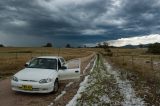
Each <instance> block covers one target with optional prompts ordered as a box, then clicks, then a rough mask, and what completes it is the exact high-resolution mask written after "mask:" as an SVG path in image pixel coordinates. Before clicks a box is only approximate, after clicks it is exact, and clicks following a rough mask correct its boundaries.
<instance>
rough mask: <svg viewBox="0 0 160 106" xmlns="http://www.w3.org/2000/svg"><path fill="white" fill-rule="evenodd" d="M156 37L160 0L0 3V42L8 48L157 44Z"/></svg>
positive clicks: (159, 31) (15, 0)
mask: <svg viewBox="0 0 160 106" xmlns="http://www.w3.org/2000/svg"><path fill="white" fill-rule="evenodd" d="M159 34H160V1H159V0H1V1H0V43H2V44H4V45H8V46H41V45H43V44H45V43H47V42H52V43H53V44H54V45H55V46H57V47H62V46H65V45H66V44H67V43H70V44H71V45H74V46H78V45H83V44H96V43H97V42H102V41H108V40H109V42H110V43H112V44H114V45H117V46H119V45H126V44H130V43H131V41H132V43H133V44H137V42H138V43H141V44H143V43H146V41H147V43H154V42H160V40H159V39H160V35H159ZM139 38H140V39H139ZM146 38H148V39H149V41H148V39H147V40H146ZM157 39H158V40H157ZM127 42H128V43H127Z"/></svg>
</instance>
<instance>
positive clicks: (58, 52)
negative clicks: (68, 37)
mask: <svg viewBox="0 0 160 106" xmlns="http://www.w3.org/2000/svg"><path fill="white" fill-rule="evenodd" d="M59 54H60V48H58V57H59Z"/></svg>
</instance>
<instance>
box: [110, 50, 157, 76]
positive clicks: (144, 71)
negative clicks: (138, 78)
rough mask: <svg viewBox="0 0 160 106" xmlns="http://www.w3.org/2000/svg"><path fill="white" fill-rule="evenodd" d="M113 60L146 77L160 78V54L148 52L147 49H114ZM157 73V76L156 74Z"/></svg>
mask: <svg viewBox="0 0 160 106" xmlns="http://www.w3.org/2000/svg"><path fill="white" fill-rule="evenodd" d="M112 51H113V56H112V57H111V58H110V59H111V60H112V62H114V63H115V64H118V65H119V66H121V67H123V68H125V69H127V70H132V71H136V72H138V73H139V74H141V75H142V76H144V77H146V78H152V79H153V78H155V77H156V78H158V79H159V78H160V55H153V54H148V53H146V52H147V49H112ZM155 75H156V76H155Z"/></svg>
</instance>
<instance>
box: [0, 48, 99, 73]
mask: <svg viewBox="0 0 160 106" xmlns="http://www.w3.org/2000/svg"><path fill="white" fill-rule="evenodd" d="M100 50H101V49H92V48H62V49H60V51H59V49H56V48H0V60H1V61H0V76H9V75H12V74H14V73H15V72H17V71H19V70H20V69H22V68H23V67H24V64H25V63H26V62H27V61H28V60H30V59H31V58H32V57H36V56H46V55H47V56H48V55H53V56H57V55H58V53H59V56H63V57H64V58H65V59H66V60H69V59H73V58H82V57H86V56H89V55H91V54H92V53H93V52H94V51H100ZM88 58H90V57H88ZM83 61H85V60H84V59H83Z"/></svg>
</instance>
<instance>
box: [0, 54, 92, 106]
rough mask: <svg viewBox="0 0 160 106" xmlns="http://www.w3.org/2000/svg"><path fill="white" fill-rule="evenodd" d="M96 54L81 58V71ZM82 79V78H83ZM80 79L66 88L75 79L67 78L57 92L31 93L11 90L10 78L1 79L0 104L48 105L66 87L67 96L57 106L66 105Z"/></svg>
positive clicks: (8, 105) (6, 105) (19, 105)
mask: <svg viewBox="0 0 160 106" xmlns="http://www.w3.org/2000/svg"><path fill="white" fill-rule="evenodd" d="M93 56H94V55H91V56H88V57H84V58H82V59H81V62H82V64H81V73H82V70H83V69H84V68H85V67H86V66H87V64H88V63H89V62H90V60H91V59H92V57H93ZM81 79H82V78H81ZM81 79H80V80H74V82H75V83H74V84H72V85H70V86H69V87H67V88H66V85H67V84H68V83H69V82H71V81H73V80H65V81H61V82H60V88H59V91H58V92H57V93H55V94H53V93H49V94H31V93H20V92H13V91H12V90H11V86H10V85H11V84H10V78H7V79H4V80H1V81H0V105H1V106H48V105H49V104H50V103H51V102H52V101H53V100H54V99H55V98H56V97H57V96H58V95H60V94H61V92H62V91H63V90H64V89H65V90H66V91H67V92H66V96H63V97H62V98H60V99H59V100H58V101H57V102H56V104H57V105H56V106H64V104H67V103H68V101H69V100H70V99H71V98H72V97H73V96H74V94H73V93H74V92H76V91H77V89H78V88H79V83H80V82H81Z"/></svg>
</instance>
